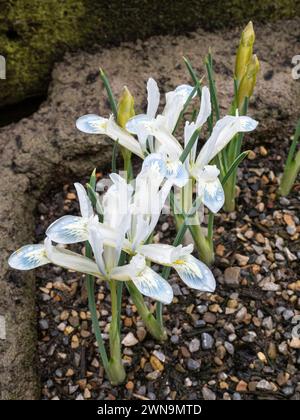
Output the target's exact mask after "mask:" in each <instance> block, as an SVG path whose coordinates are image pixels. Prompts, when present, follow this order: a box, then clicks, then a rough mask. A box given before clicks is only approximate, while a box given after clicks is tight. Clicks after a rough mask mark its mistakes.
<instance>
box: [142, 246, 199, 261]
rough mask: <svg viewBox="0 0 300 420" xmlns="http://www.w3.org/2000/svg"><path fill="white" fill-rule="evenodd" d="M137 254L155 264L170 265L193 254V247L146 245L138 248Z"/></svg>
mask: <svg viewBox="0 0 300 420" xmlns="http://www.w3.org/2000/svg"><path fill="white" fill-rule="evenodd" d="M137 252H139V253H140V254H142V255H144V257H145V258H147V259H148V260H150V261H152V262H155V263H156V264H160V265H171V264H172V263H173V262H174V261H176V260H178V259H180V258H183V257H184V256H185V255H189V254H190V253H191V252H193V245H192V244H190V245H188V246H186V247H183V246H182V245H178V246H176V247H175V246H173V245H168V244H147V245H141V246H139V247H138V249H137Z"/></svg>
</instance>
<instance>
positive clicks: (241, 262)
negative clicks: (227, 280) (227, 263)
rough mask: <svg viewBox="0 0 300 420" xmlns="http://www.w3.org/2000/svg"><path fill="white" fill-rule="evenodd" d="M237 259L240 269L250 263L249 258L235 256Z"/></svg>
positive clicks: (239, 255)
mask: <svg viewBox="0 0 300 420" xmlns="http://www.w3.org/2000/svg"><path fill="white" fill-rule="evenodd" d="M235 259H236V260H237V263H238V265H239V266H240V267H244V266H245V265H247V263H248V261H249V257H247V256H246V255H241V254H235Z"/></svg>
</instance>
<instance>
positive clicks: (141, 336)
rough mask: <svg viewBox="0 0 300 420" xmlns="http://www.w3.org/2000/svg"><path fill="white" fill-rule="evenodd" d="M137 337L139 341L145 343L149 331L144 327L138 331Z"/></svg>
mask: <svg viewBox="0 0 300 420" xmlns="http://www.w3.org/2000/svg"><path fill="white" fill-rule="evenodd" d="M136 335H137V337H138V339H139V341H144V339H145V337H146V335H147V331H146V329H145V328H144V327H139V328H138V329H137V331H136Z"/></svg>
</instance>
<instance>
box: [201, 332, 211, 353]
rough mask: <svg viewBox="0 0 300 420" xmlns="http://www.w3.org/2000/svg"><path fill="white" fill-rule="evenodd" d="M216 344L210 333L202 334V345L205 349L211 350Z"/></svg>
mask: <svg viewBox="0 0 300 420" xmlns="http://www.w3.org/2000/svg"><path fill="white" fill-rule="evenodd" d="M213 345H214V339H213V337H212V336H211V335H210V334H208V333H203V334H201V346H202V349H203V350H209V349H211V348H212V346H213Z"/></svg>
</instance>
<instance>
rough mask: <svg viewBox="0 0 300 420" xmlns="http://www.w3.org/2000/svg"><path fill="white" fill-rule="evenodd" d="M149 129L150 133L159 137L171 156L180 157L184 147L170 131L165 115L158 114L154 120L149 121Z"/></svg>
mask: <svg viewBox="0 0 300 420" xmlns="http://www.w3.org/2000/svg"><path fill="white" fill-rule="evenodd" d="M148 130H149V134H151V135H153V136H154V137H156V138H157V140H158V141H159V142H160V144H161V145H162V146H163V147H164V148H165V150H166V151H167V153H168V155H169V156H170V157H171V158H173V159H178V158H179V157H180V155H181V153H182V151H183V149H182V147H181V145H180V143H179V142H178V140H177V139H176V138H175V137H174V136H173V134H172V131H170V129H169V127H168V121H167V119H166V117H165V116H163V115H158V116H157V117H156V119H155V120H153V122H151V123H149V125H148Z"/></svg>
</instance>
